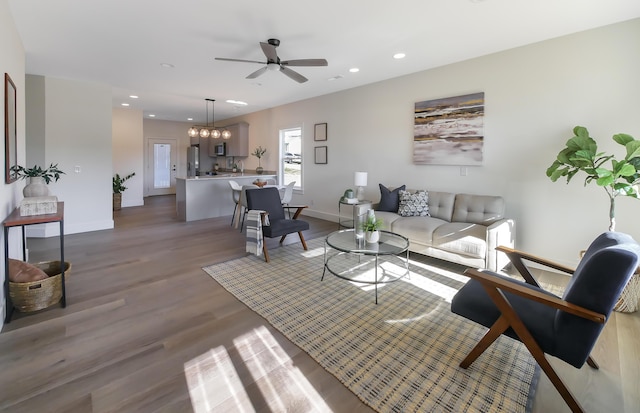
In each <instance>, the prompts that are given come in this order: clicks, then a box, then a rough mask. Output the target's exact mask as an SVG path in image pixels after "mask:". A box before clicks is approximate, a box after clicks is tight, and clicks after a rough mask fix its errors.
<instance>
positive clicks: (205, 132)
mask: <svg viewBox="0 0 640 413" xmlns="http://www.w3.org/2000/svg"><path fill="white" fill-rule="evenodd" d="M205 101H206V115H207V124H206V126H204V127H199V126H197V125H196V126H192V127H190V128H189V130H188V132H187V133H188V134H189V137H191V138H195V137H197V136H200V137H201V138H208V137H212V138H213V139H218V138H220V137H222V138H223V139H229V138H230V137H231V132H229V131H228V130H226V129H225V130H224V131H222V132H220V131H219V130H218V129H216V120H215V106H214V105H215V103H214V102H215V101H216V100H215V99H205ZM209 102H211V115H212V116H211V117H212V119H211V120H212V122H213V124H212V126H211V128H209Z"/></svg>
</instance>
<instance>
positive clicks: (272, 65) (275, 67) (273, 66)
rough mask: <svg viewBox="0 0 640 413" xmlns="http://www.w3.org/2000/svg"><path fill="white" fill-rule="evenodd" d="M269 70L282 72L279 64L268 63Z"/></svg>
mask: <svg viewBox="0 0 640 413" xmlns="http://www.w3.org/2000/svg"><path fill="white" fill-rule="evenodd" d="M267 69H269V70H271V71H272V72H275V71H277V70H280V65H279V64H277V63H273V62H271V63H267Z"/></svg>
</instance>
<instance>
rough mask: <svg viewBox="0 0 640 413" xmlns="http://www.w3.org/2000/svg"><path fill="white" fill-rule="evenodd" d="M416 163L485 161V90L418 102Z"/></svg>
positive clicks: (415, 132) (446, 163)
mask: <svg viewBox="0 0 640 413" xmlns="http://www.w3.org/2000/svg"><path fill="white" fill-rule="evenodd" d="M414 119H415V123H414V129H413V163H414V164H420V165H482V145H483V141H484V131H483V124H484V92H480V93H474V94H471V95H464V96H454V97H449V98H443V99H435V100H426V101H424V102H416V104H415V113H414Z"/></svg>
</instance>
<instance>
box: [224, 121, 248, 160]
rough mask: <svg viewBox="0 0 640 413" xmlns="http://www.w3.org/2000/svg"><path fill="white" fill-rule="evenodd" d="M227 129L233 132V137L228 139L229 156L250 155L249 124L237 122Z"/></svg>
mask: <svg viewBox="0 0 640 413" xmlns="http://www.w3.org/2000/svg"><path fill="white" fill-rule="evenodd" d="M226 129H227V130H228V131H229V132H231V138H229V140H227V156H249V124H248V123H247V122H240V123H235V124H233V125H228V126H226Z"/></svg>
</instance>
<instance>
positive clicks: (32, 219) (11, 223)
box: [2, 202, 67, 323]
mask: <svg viewBox="0 0 640 413" xmlns="http://www.w3.org/2000/svg"><path fill="white" fill-rule="evenodd" d="M50 222H59V223H60V262H61V263H62V266H61V280H62V298H61V299H60V303H61V304H62V307H63V308H64V307H66V306H67V294H66V288H65V281H64V270H65V265H64V202H58V210H57V212H56V213H55V214H43V215H28V216H21V215H20V207H17V208H16V209H15V210H14V211H13V212H12V213H11V214H10V215H9V216H8V217H7V218H5V220H4V221H2V226H3V227H4V273H5V277H4V296H5V302H6V311H5V320H4V321H5V323H9V322H11V316H12V315H13V303H12V302H11V297H10V295H9V229H10V228H13V227H21V228H22V260H23V261H26V260H27V237H26V234H25V227H26V226H28V225H36V224H47V223H50Z"/></svg>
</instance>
